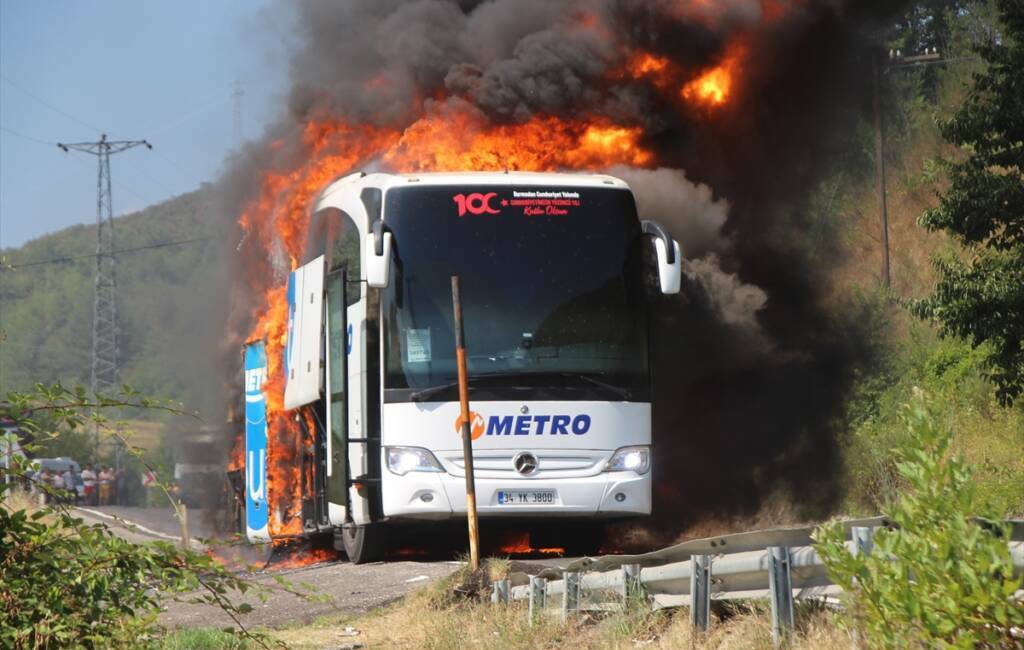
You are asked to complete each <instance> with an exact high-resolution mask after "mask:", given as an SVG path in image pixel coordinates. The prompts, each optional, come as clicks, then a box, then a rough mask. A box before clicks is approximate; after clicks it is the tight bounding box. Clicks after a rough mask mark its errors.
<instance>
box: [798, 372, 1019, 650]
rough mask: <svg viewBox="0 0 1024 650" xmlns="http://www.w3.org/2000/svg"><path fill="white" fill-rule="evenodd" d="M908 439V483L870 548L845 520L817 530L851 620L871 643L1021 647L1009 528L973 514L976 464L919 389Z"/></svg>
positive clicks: (900, 458) (904, 450) (909, 415)
mask: <svg viewBox="0 0 1024 650" xmlns="http://www.w3.org/2000/svg"><path fill="white" fill-rule="evenodd" d="M903 417H904V422H905V424H906V428H907V432H908V434H909V435H908V443H909V444H904V445H903V446H901V447H899V448H897V449H895V450H893V452H892V453H893V455H894V457H895V468H896V470H897V472H898V473H899V476H900V479H901V481H902V485H903V487H902V488H901V490H900V493H899V495H898V496H897V497H896V498H895V499H894V500H893V501H892V502H891V503H890V504H889V505H888V506H887V507H886V508H884V513H885V515H886V516H887V517H888V518H889V520H890V521H891V522H892V525H893V527H892V528H891V529H884V530H879V531H878V532H877V534H876V535H875V537H874V547H873V548H872V550H871V552H870V554H867V555H858V556H854V555H853V554H851V553H850V552H849V550H848V549H847V548H846V546H845V545H844V543H843V539H844V532H843V528H842V526H841V525H840V524H839V523H838V522H832V523H830V524H826V525H825V526H822V527H821V528H819V529H818V531H816V533H815V540H816V544H815V547H816V549H817V551H818V553H819V555H820V556H821V557H822V559H823V561H824V562H825V564H826V566H827V567H828V570H829V574H830V575H831V576H832V579H833V580H834V581H835V582H836V584H838V585H839V586H841V587H842V588H843V589H844V590H845V591H846V592H847V594H848V597H849V599H850V602H849V606H850V609H849V615H848V617H847V623H848V625H850V626H851V627H853V628H854V629H857V630H859V631H860V633H861V634H862V635H863V637H862V638H863V639H864V640H865V641H866V642H867V643H868V644H869V646H870V647H886V648H916V647H920V648H936V647H951V648H977V647H993V648H999V647H1019V645H1017V644H1019V643H1020V642H1021V639H1020V638H1015V637H1014V636H1013V632H1012V631H1011V628H1014V627H1016V628H1017V629H1018V630H1019V629H1020V628H1022V627H1024V603H1021V602H1019V601H1017V600H1016V599H1015V597H1014V592H1015V591H1016V590H1017V589H1019V588H1021V586H1022V580H1021V579H1020V578H1014V576H1013V563H1012V561H1011V557H1010V551H1009V548H1008V545H1007V542H1008V540H1009V528H1008V527H1006V526H1003V525H1001V524H995V523H992V524H987V523H984V522H983V521H981V520H977V519H973V518H972V516H974V515H977V514H982V513H980V512H979V510H978V509H979V507H980V500H979V499H978V497H977V490H976V488H975V485H974V483H973V482H972V468H971V466H969V465H968V464H967V463H965V462H964V461H963V460H962V458H961V457H960V456H959V455H956V454H952V453H951V452H950V442H951V440H952V437H953V436H952V433H951V432H950V431H949V429H947V428H946V427H944V426H943V425H942V424H941V423H940V422H939V420H938V419H937V418H936V416H935V414H934V413H933V412H932V410H931V408H930V406H929V404H928V402H927V399H926V398H925V397H924V394H923V393H921V392H920V391H917V392H916V394H915V397H914V399H913V401H912V402H911V403H910V404H909V405H906V406H905V408H904V416H903Z"/></svg>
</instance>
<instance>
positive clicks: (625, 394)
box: [551, 372, 633, 400]
mask: <svg viewBox="0 0 1024 650" xmlns="http://www.w3.org/2000/svg"><path fill="white" fill-rule="evenodd" d="M551 374H554V375H559V376H561V377H572V378H573V379H582V380H583V381H585V382H588V383H590V384H593V385H594V386H598V387H600V388H603V389H605V390H608V391H611V392H613V393H615V394H616V395H618V396H619V397H621V398H622V399H623V400H628V399H629V398H630V397H632V396H633V393H631V392H630V391H629V389H628V388H622V387H621V386H615V385H613V384H609V383H607V382H604V381H601V380H600V379H594V378H593V377H591V376H590V375H586V374H584V373H582V372H554V373H551Z"/></svg>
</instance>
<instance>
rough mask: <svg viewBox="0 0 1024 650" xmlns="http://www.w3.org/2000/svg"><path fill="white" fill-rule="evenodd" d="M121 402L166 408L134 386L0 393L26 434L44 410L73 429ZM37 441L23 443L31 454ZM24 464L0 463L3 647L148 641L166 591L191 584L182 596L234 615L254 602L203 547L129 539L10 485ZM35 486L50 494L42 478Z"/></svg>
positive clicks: (1, 403)
mask: <svg viewBox="0 0 1024 650" xmlns="http://www.w3.org/2000/svg"><path fill="white" fill-rule="evenodd" d="M123 404H133V405H135V406H142V407H156V408H163V407H159V406H154V403H152V402H149V401H148V400H145V399H142V398H137V397H135V396H134V395H133V394H132V393H130V392H126V393H125V394H124V395H123V396H120V397H119V398H117V399H105V398H100V399H99V400H98V401H93V400H90V399H88V398H87V397H86V396H85V394H84V391H81V390H79V391H69V390H67V389H65V388H63V387H61V386H59V385H55V386H38V387H37V389H36V392H35V393H33V394H10V395H8V398H7V399H6V400H0V420H10V421H13V422H14V423H15V424H16V425H17V426H19V427H21V428H22V429H23V431H25V432H27V433H28V434H29V436H30V437H31V436H32V435H33V434H39V433H40V431H39V428H38V426H37V424H36V422H35V419H36V418H38V417H39V415H40V414H46V415H47V420H49V421H53V420H58V421H59V422H60V424H61V425H62V426H66V427H68V428H70V429H79V428H81V427H82V425H84V424H85V423H86V422H90V421H91V422H94V423H95V424H97V426H104V425H105V420H104V419H103V418H102V417H101V416H93V415H87V414H92V413H95V412H96V411H98V410H99V411H102V410H104V409H107V408H113V407H117V406H120V405H123ZM44 435H45V434H44ZM34 447H35V445H33V444H32V443H28V444H26V445H25V449H26V450H27V451H29V452H30V453H31V452H32V451H33V450H34ZM26 469H27V467H26V465H25V464H23V463H22V462H21V461H20V460H18V459H14V462H13V463H12V467H11V468H9V469H7V470H4V471H2V472H0V647H2V648H66V647H75V648H110V647H132V648H135V647H141V646H145V645H147V644H149V643H150V642H155V640H156V637H157V636H158V634H159V633H160V632H161V630H160V627H159V625H158V624H157V614H158V612H159V609H160V605H161V603H162V602H163V601H164V599H165V598H167V597H183V596H182V595H183V594H189V593H190V592H191V594H190V595H188V596H184V597H185V598H187V599H188V600H190V601H193V602H205V603H209V604H212V605H215V606H218V607H220V608H221V609H223V610H224V611H225V612H227V613H228V614H229V615H230V616H232V617H236V616H237V614H240V613H244V612H246V611H249V610H251V606H250V605H247V604H241V605H234V604H233V603H232V602H231V601H230V600H229V599H228V595H229V593H230V592H236V593H244V592H246V591H247V590H249V589H250V586H251V583H249V582H246V581H245V580H244V579H241V578H238V577H236V576H235V575H233V574H231V573H230V572H228V571H227V570H225V569H224V568H223V567H222V566H221V565H219V564H218V563H217V562H215V561H214V560H213V559H212V558H210V557H208V556H206V555H204V554H200V553H196V552H194V551H191V550H186V549H182V548H178V547H176V546H174V545H171V544H168V543H165V542H153V543H149V544H143V545H140V544H133V543H130V542H128V541H126V540H124V539H122V538H120V537H118V536H116V535H114V534H113V533H112V532H111V531H110V530H109V529H108V528H107V527H106V526H104V525H98V524H97V525H89V524H86V523H84V522H83V521H82V520H81V519H79V518H76V517H74V516H73V514H72V512H73V511H72V510H70V509H69V508H68V507H67V506H65V505H62V504H61V503H60V501H59V500H58V499H57V498H52V499H50V502H51V504H50V505H47V506H42V507H39V508H34V507H32V506H31V501H29V500H28V499H25V498H23V497H21V496H20V495H18V494H17V493H16V492H20V485H21V484H22V482H23V481H25V480H26V479H27V473H26ZM5 474H6V476H5ZM37 489H40V490H44V491H48V492H50V493H51V495H53V496H56V495H54V494H53V491H52V489H51V488H49V487H48V486H42V485H40V486H38V488H37ZM257 595H260V596H262V595H263V594H262V593H259V592H257ZM235 620H236V621H237V618H236V619H235ZM240 629H241V628H240ZM241 632H242V633H243V635H244V636H248V637H250V638H251V639H253V638H254V637H252V635H250V634H248V633H247V632H246V631H245V630H244V629H241ZM256 640H258V639H256Z"/></svg>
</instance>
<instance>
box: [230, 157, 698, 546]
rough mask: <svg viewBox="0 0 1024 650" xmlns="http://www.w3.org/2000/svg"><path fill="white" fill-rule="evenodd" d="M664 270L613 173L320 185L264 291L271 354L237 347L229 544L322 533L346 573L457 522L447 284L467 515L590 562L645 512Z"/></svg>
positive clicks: (458, 471) (669, 284)
mask: <svg viewBox="0 0 1024 650" xmlns="http://www.w3.org/2000/svg"><path fill="white" fill-rule="evenodd" d="M652 244H653V245H652ZM652 251H653V255H652V254H651V252H652ZM680 271H681V258H680V249H679V245H678V244H677V243H676V242H675V241H674V240H673V239H672V238H671V237H670V236H669V235H668V234H667V232H666V231H665V230H664V229H663V228H662V227H661V226H659V225H658V224H657V223H654V222H651V221H643V222H641V221H640V220H639V219H638V217H637V211H636V207H635V203H634V198H633V195H632V193H631V191H630V189H629V187H628V185H627V184H626V183H625V182H623V181H622V180H619V179H617V178H614V177H611V176H603V175H577V174H558V173H522V172H512V173H431V174H418V175H392V174H369V175H366V174H362V173H359V174H353V175H350V176H347V177H344V178H342V179H340V180H337V181H335V182H334V183H332V184H331V185H329V186H328V187H327V188H326V189H325V190H324V191H323V192H322V193H321V194H320V196H319V198H318V200H317V201H316V203H315V205H314V206H313V208H312V211H311V220H310V223H309V229H308V237H307V243H306V245H305V258H304V259H302V260H298V264H297V268H296V269H295V270H294V271H293V272H292V273H291V274H290V276H289V278H288V283H287V287H286V288H283V290H284V291H286V295H287V300H286V301H285V302H284V305H285V307H284V308H285V309H286V310H287V311H286V312H285V313H283V314H277V315H276V317H277V318H281V317H284V318H287V329H286V331H287V336H286V340H285V341H270V340H267V341H264V340H253V341H250V342H249V343H248V344H247V345H246V347H245V351H244V365H245V420H246V425H245V449H244V452H245V453H244V462H245V532H246V535H247V537H248V539H250V540H251V541H254V542H266V541H271V540H274V539H278V538H285V537H295V536H300V537H301V536H318V535H332V536H333V537H334V542H335V546H336V547H337V548H338V549H339V550H341V549H344V551H345V552H346V553H347V554H348V556H349V558H350V559H351V561H353V562H357V563H358V562H366V561H370V560H373V559H375V558H378V557H379V556H380V555H381V553H382V552H383V551H384V550H385V549H386V548H387V543H388V539H389V538H391V539H394V537H395V535H396V533H397V531H400V530H401V526H402V524H403V523H410V522H424V521H426V522H437V521H445V520H451V519H459V518H464V517H465V516H466V494H465V475H464V467H463V456H462V445H461V439H460V431H461V428H462V422H461V421H460V411H459V404H458V383H457V381H456V377H457V368H456V354H455V342H454V328H453V315H452V303H451V293H450V286H451V285H450V278H451V277H452V276H453V275H458V276H459V277H460V279H461V283H462V296H463V313H464V316H463V319H464V326H465V331H466V354H467V363H468V373H469V380H468V386H469V398H470V403H471V407H472V412H471V418H472V421H471V423H470V425H471V426H470V431H471V433H472V438H473V462H474V465H475V468H476V469H475V474H476V494H477V504H478V511H479V516H480V518H481V520H482V521H484V522H487V521H503V522H504V521H514V522H517V523H520V524H522V525H523V526H524V527H526V528H527V529H529V530H531V531H538V532H537V534H538V535H543V534H544V533H545V530H547V531H550V530H551V529H558V530H566V529H569V528H571V529H572V530H573V534H572V535H571V536H568V537H567V539H564V540H563V545H565V546H566V548H568V549H570V551H577V552H587V551H588V550H593V549H595V548H596V547H597V546H598V545H599V544H600V541H601V539H600V538H601V535H600V531H601V530H603V525H604V524H606V523H607V522H609V521H613V520H621V519H625V518H631V517H643V516H645V515H649V514H650V512H651V471H652V467H651V397H650V373H649V364H648V325H647V316H646V313H647V308H646V305H647V302H648V301H649V299H650V294H651V290H650V287H651V286H654V290H655V291H660V292H662V293H666V294H671V293H676V292H678V291H679V287H680V282H681V272H680ZM279 357H280V358H279ZM268 423H270V425H271V426H272V427H283V428H284V430H285V431H286V434H285V435H281V434H280V433H277V434H274V435H271V436H269V437H268Z"/></svg>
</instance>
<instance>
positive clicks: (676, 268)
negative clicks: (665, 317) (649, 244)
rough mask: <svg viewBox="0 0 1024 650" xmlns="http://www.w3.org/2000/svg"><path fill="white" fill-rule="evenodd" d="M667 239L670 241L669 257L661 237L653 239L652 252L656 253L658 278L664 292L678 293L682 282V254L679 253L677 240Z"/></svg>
mask: <svg viewBox="0 0 1024 650" xmlns="http://www.w3.org/2000/svg"><path fill="white" fill-rule="evenodd" d="M669 241H670V242H672V253H673V254H672V255H671V257H670V256H669V252H668V248H667V247H666V246H665V242H664V241H663V240H661V239H655V240H654V252H655V253H656V254H657V255H658V280H659V281H660V282H661V292H662V293H664V294H674V293H679V287H680V285H682V282H683V264H682V259H683V256H682V255H681V254H680V253H679V242H677V241H676V240H674V239H669ZM669 259H671V260H672V261H671V262H670V261H669Z"/></svg>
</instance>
